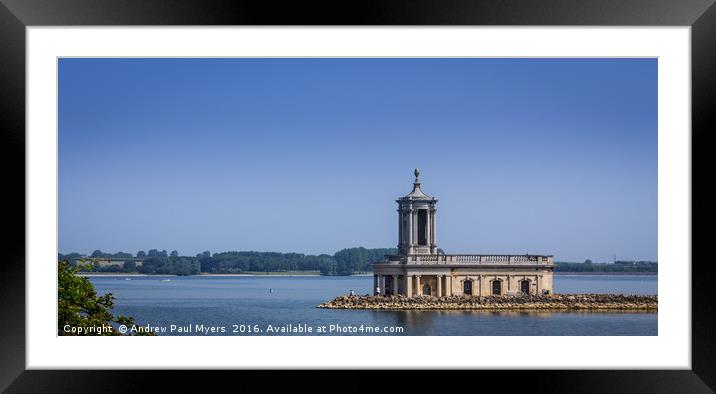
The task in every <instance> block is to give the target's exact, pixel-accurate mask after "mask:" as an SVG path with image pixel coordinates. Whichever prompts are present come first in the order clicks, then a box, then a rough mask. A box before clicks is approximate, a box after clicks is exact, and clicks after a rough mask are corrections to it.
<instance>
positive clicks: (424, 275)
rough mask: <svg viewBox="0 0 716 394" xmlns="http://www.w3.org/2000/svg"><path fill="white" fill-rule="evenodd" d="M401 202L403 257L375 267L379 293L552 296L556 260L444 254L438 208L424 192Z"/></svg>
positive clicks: (415, 186)
mask: <svg viewBox="0 0 716 394" xmlns="http://www.w3.org/2000/svg"><path fill="white" fill-rule="evenodd" d="M419 176H420V173H419V171H418V170H417V169H415V182H414V183H413V191H411V192H410V193H409V194H408V195H407V196H405V197H401V198H399V199H398V200H396V202H397V203H398V254H396V255H388V256H385V257H386V258H385V260H384V261H377V262H374V263H373V289H374V292H375V293H379V294H403V295H406V296H408V297H412V296H417V295H432V296H438V297H441V296H449V295H462V294H465V295H481V296H486V295H491V294H520V293H529V294H546V293H552V271H553V269H554V265H553V260H552V256H551V255H534V254H521V255H516V254H457V255H451V254H440V253H438V245H437V243H436V242H435V230H436V223H435V213H436V209H435V204H436V203H437V202H438V200H437V199H436V198H434V197H431V196H428V195H426V194H425V193H423V191H422V190H421V189H420V181H419Z"/></svg>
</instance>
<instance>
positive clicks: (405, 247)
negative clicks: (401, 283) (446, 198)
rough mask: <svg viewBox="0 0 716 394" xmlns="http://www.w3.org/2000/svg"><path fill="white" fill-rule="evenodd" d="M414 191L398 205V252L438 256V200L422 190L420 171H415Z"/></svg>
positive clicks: (400, 200) (398, 201) (398, 200)
mask: <svg viewBox="0 0 716 394" xmlns="http://www.w3.org/2000/svg"><path fill="white" fill-rule="evenodd" d="M414 173H415V182H413V191H411V192H410V193H408V194H407V195H406V196H405V197H401V198H399V199H397V200H396V202H397V203H398V252H399V253H400V254H403V255H406V254H437V249H438V246H437V244H436V243H435V211H436V209H435V204H436V203H437V202H438V200H437V199H436V198H435V197H431V196H428V195H427V194H425V193H424V192H423V191H422V189H421V188H420V171H419V170H418V169H417V168H416V169H415V172H414Z"/></svg>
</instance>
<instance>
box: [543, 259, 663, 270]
mask: <svg viewBox="0 0 716 394" xmlns="http://www.w3.org/2000/svg"><path fill="white" fill-rule="evenodd" d="M554 272H659V264H658V263H657V262H655V261H616V262H615V263H614V264H606V263H592V261H591V260H586V261H585V262H584V263H568V262H555V263H554Z"/></svg>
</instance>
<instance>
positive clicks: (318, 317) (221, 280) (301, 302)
mask: <svg viewBox="0 0 716 394" xmlns="http://www.w3.org/2000/svg"><path fill="white" fill-rule="evenodd" d="M127 278H131V279H130V280H127ZM90 280H91V281H92V283H93V284H94V285H95V287H96V288H97V292H98V293H99V294H103V293H107V292H111V293H113V294H114V295H115V297H116V298H117V299H116V303H115V312H116V313H117V314H123V315H128V316H133V317H134V318H135V320H136V322H137V323H138V324H141V325H147V324H149V325H151V326H159V327H166V330H167V331H166V332H164V333H160V335H203V334H201V333H197V332H196V329H195V326H196V325H197V324H198V325H204V326H205V327H210V326H215V327H223V328H224V331H225V332H223V333H222V332H217V333H213V334H208V335H306V333H301V334H291V333H281V332H267V330H268V328H269V326H271V327H273V328H277V329H280V328H281V327H286V326H287V325H289V324H291V325H293V326H299V325H301V326H302V327H303V326H304V325H306V326H308V327H312V328H314V332H313V333H309V334H308V335H311V334H314V335H657V334H658V331H657V315H658V314H657V313H589V312H579V313H574V312H484V311H374V310H336V309H319V308H316V305H318V304H320V303H322V302H324V301H328V300H331V299H333V298H335V297H336V296H339V295H342V294H347V293H349V292H350V290H351V289H353V290H355V292H356V293H357V294H368V293H370V288H371V287H372V284H373V278H372V277H371V276H364V277H357V276H355V277H322V276H304V277H280V276H272V277H266V276H241V277H236V276H234V277H210V276H188V277H176V276H167V277H160V276H151V277H121V276H119V277H114V276H113V277H91V278H90ZM270 289H271V290H272V291H270ZM554 289H555V292H558V293H629V294H657V277H656V276H655V275H644V276H641V275H555V276H554ZM172 325H174V326H176V330H175V332H170V331H171V326H172ZM183 326H191V327H192V328H193V330H192V332H189V333H182V332H178V328H180V327H183ZM320 326H325V327H326V328H327V330H330V329H331V326H333V331H332V332H327V333H325V334H323V333H316V332H315V330H316V329H317V327H320ZM361 326H362V327H363V328H364V329H365V328H367V327H380V328H381V330H385V329H386V328H387V327H402V330H403V331H402V332H389V333H385V332H381V333H375V332H366V331H365V330H364V331H360V327H361ZM256 327H258V328H259V329H260V330H261V332H258V333H256V332H250V331H253V329H254V328H256ZM336 329H339V330H338V331H336ZM346 329H350V330H354V329H355V330H357V331H355V332H346V331H345V330H346ZM219 331H220V329H219ZM234 331H236V332H234ZM241 331H243V332H241Z"/></svg>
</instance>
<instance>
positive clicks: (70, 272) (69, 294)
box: [57, 261, 154, 336]
mask: <svg viewBox="0 0 716 394" xmlns="http://www.w3.org/2000/svg"><path fill="white" fill-rule="evenodd" d="M93 265H94V264H93V263H89V264H85V262H84V261H79V262H77V263H76V264H74V265H72V264H70V263H69V262H68V261H60V262H59V263H58V264H57V310H58V314H57V335H92V336H94V335H123V334H122V333H120V332H119V331H118V330H117V329H116V327H114V325H113V323H114V324H116V325H125V326H127V327H132V326H133V325H134V324H135V323H134V319H133V318H132V317H127V316H121V315H117V316H114V315H113V314H112V309H113V308H114V296H113V295H112V293H107V294H104V295H101V296H98V295H97V291H96V290H95V288H94V286H93V285H92V282H90V281H89V279H87V278H85V277H82V276H79V275H77V272H78V271H79V270H81V269H84V270H86V269H88V267H92V266H93ZM134 335H154V333H152V332H138V333H136V334H134Z"/></svg>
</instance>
